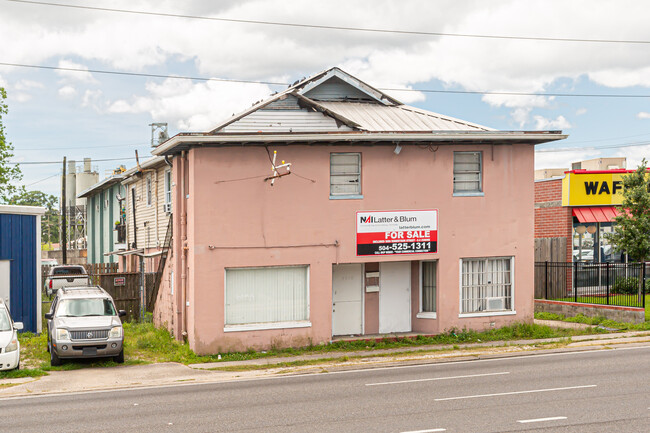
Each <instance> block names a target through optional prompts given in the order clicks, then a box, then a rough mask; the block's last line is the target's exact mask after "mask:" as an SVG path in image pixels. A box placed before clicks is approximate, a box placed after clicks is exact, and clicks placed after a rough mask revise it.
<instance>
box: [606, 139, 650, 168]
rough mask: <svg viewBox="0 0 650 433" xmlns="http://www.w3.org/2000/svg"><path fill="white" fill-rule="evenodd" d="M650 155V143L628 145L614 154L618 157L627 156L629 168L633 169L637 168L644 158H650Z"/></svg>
mask: <svg viewBox="0 0 650 433" xmlns="http://www.w3.org/2000/svg"><path fill="white" fill-rule="evenodd" d="M649 155H650V145H648V146H635V147H626V148H623V149H620V150H619V151H617V152H616V153H615V154H614V156H617V157H625V158H627V168H628V169H631V170H633V169H635V168H637V167H638V166H639V165H640V164H641V160H643V158H645V159H646V161H647V160H648V159H650V158H648V156H649Z"/></svg>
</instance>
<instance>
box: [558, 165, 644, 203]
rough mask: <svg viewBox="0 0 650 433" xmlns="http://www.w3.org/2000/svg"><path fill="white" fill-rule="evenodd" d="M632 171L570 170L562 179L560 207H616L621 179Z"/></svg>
mask: <svg viewBox="0 0 650 433" xmlns="http://www.w3.org/2000/svg"><path fill="white" fill-rule="evenodd" d="M628 173H633V170H606V171H591V170H571V171H568V172H566V174H565V176H564V179H562V206H617V205H620V204H621V203H622V202H623V177H624V176H625V175H626V174H628Z"/></svg>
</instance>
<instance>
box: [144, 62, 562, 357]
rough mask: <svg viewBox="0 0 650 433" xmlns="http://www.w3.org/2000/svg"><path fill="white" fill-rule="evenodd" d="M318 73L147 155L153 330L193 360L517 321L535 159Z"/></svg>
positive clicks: (524, 309) (337, 74) (522, 304)
mask: <svg viewBox="0 0 650 433" xmlns="http://www.w3.org/2000/svg"><path fill="white" fill-rule="evenodd" d="M565 137H566V136H565V135H562V134H561V132H559V131H497V130H493V129H491V128H487V127H484V126H480V125H477V124H474V123H470V122H466V121H463V120H459V119H455V118H451V117H448V116H444V115H441V114H437V113H433V112H429V111H426V110H422V109H419V108H415V107H410V106H407V105H404V104H402V103H400V102H399V101H397V100H396V99H394V98H393V97H391V96H389V95H387V94H386V93H384V92H382V91H380V90H378V89H376V88H374V87H372V86H370V85H368V84H366V83H364V82H362V81H360V80H358V79H357V78H355V77H353V76H350V75H349V74H347V73H345V72H343V71H341V70H340V69H338V68H333V69H330V70H327V71H324V72H321V73H319V74H316V75H314V76H312V77H310V78H308V79H305V80H302V81H300V82H299V83H297V84H295V85H293V86H290V87H289V88H288V89H286V90H285V91H283V92H280V93H278V94H275V95H274V96H272V97H271V98H269V99H267V100H265V101H263V102H260V103H258V104H255V105H254V106H253V107H251V108H250V109H249V110H247V111H245V112H243V113H241V114H239V115H236V116H233V117H231V118H229V119H227V120H225V121H224V122H222V123H220V124H219V125H217V126H216V127H215V128H214V129H213V130H212V131H209V132H206V133H188V134H179V135H176V136H174V137H172V138H171V139H169V140H167V141H166V142H164V143H162V144H161V145H159V146H158V147H157V148H156V149H154V150H153V152H152V153H153V154H155V155H159V156H160V157H162V156H165V157H167V158H168V160H170V161H172V163H173V170H172V174H171V176H172V180H171V194H172V196H173V198H172V200H171V202H172V207H173V214H174V215H175V217H174V221H173V233H174V236H173V241H172V253H171V254H172V255H171V260H168V262H167V266H166V268H165V273H164V277H163V283H162V286H161V289H160V292H159V293H158V299H157V303H156V308H155V311H154V320H155V321H156V323H158V324H166V325H167V326H168V327H169V329H171V330H172V331H173V332H174V334H175V336H176V337H177V338H187V339H188V340H189V342H190V346H191V348H192V349H193V350H194V351H196V352H197V353H201V354H204V353H217V352H221V351H231V350H243V349H246V348H248V347H255V348H265V347H271V346H301V345H306V344H309V343H321V342H327V341H331V339H332V338H333V336H338V335H372V334H391V333H405V332H416V333H423V334H436V333H440V332H444V331H446V330H450V329H452V328H461V329H462V328H473V329H485V328H490V327H499V326H502V325H505V324H510V323H513V322H530V321H532V318H533V273H534V272H533V271H534V268H533V267H534V263H533V235H534V224H533V202H534V201H533V190H534V189H533V182H532V180H533V171H534V145H535V144H540V143H546V142H549V141H553V140H559V139H563V138H565Z"/></svg>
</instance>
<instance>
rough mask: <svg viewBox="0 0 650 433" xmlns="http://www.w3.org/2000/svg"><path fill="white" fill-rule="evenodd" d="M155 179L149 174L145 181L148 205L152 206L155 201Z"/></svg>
mask: <svg viewBox="0 0 650 433" xmlns="http://www.w3.org/2000/svg"><path fill="white" fill-rule="evenodd" d="M152 189H153V181H152V180H151V175H150V174H148V175H147V178H146V181H145V196H146V198H147V206H151V203H152V202H153V191H152Z"/></svg>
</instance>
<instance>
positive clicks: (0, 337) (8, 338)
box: [0, 298, 23, 370]
mask: <svg viewBox="0 0 650 433" xmlns="http://www.w3.org/2000/svg"><path fill="white" fill-rule="evenodd" d="M21 329H23V324H22V323H21V322H15V323H14V321H13V320H11V316H10V315H9V310H8V309H7V306H6V305H5V303H4V302H3V301H2V299H1V298H0V370H13V369H14V368H18V367H19V366H20V342H19V341H18V333H17V332H16V331H18V330H21Z"/></svg>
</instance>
